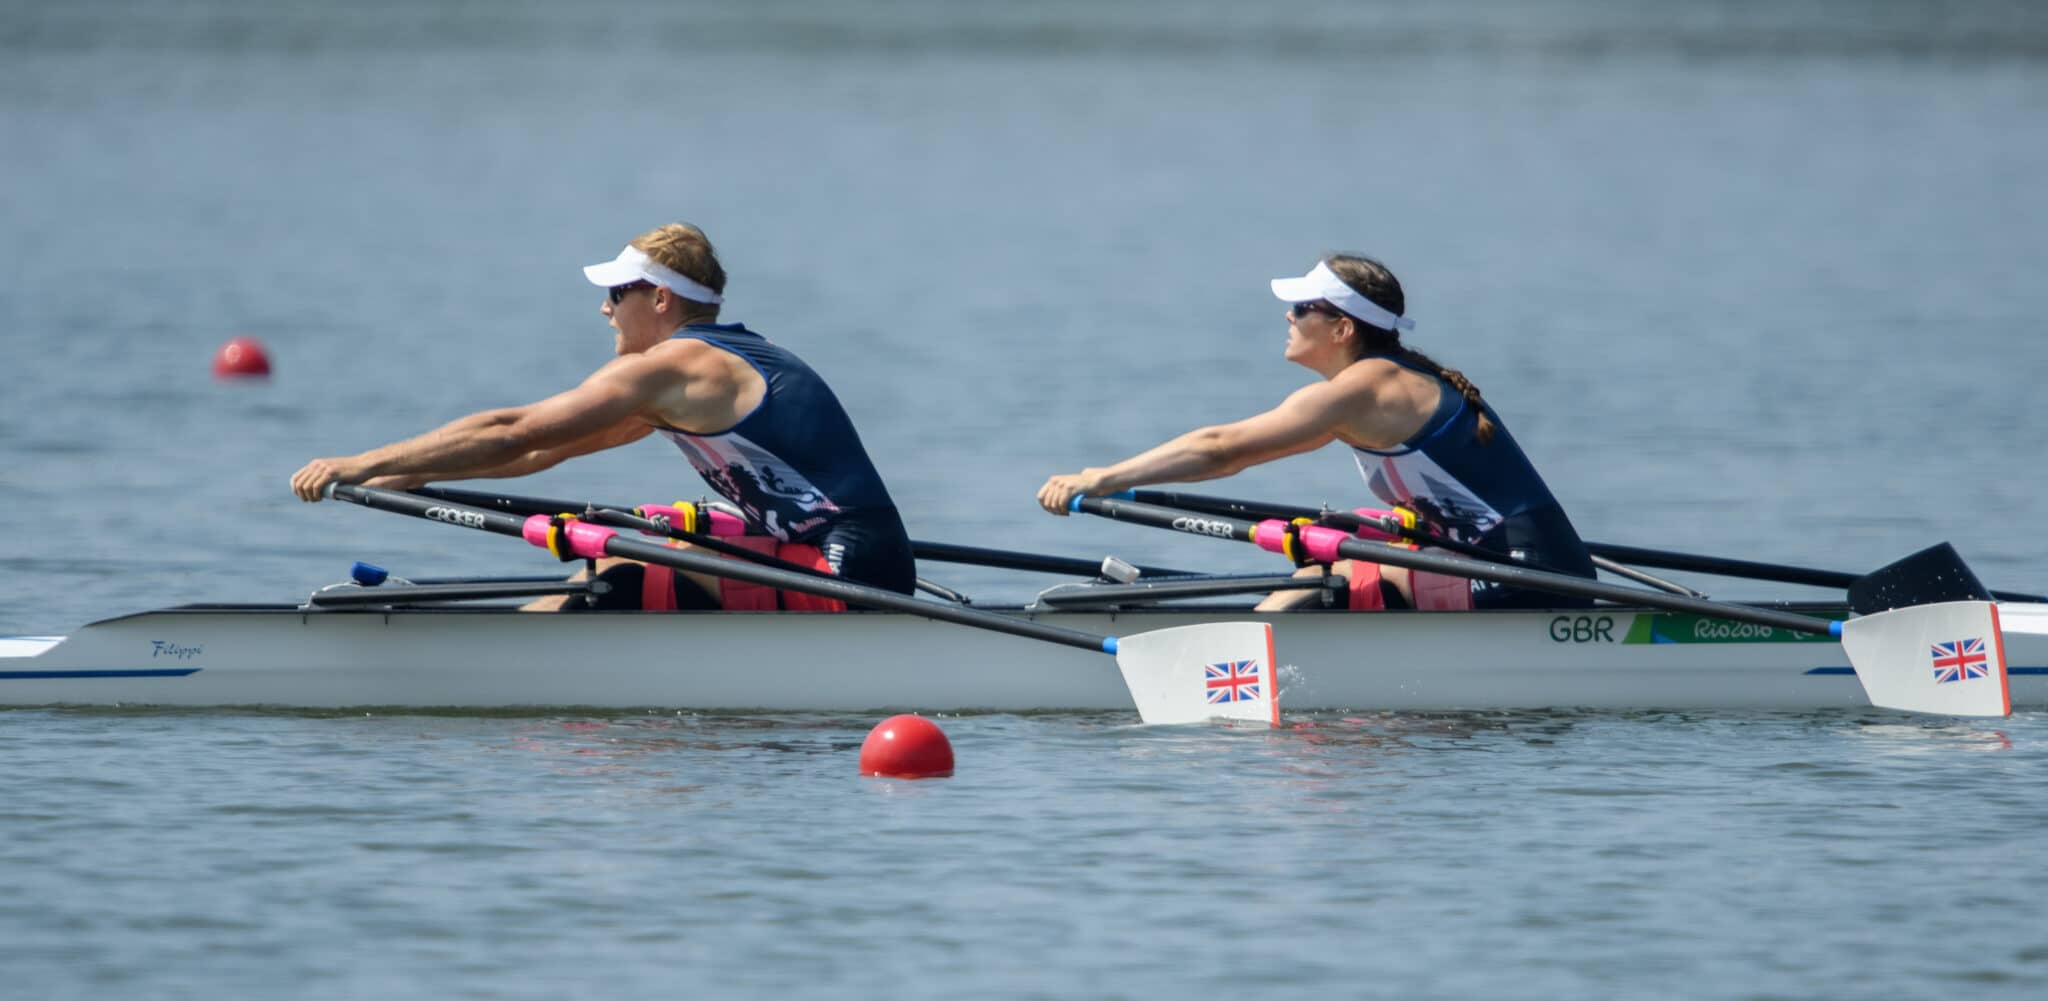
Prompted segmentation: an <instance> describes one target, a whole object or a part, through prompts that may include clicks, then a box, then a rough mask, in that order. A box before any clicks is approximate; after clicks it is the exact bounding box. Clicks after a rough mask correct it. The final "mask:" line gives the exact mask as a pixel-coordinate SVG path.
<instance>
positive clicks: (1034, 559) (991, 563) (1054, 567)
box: [409, 487, 1192, 577]
mask: <svg viewBox="0 0 2048 1001" xmlns="http://www.w3.org/2000/svg"><path fill="white" fill-rule="evenodd" d="M409 492H410V493H415V494H419V495H421V496H425V497H437V498H440V499H441V500H448V501H454V502H455V503H457V504H467V505H469V506H471V507H480V508H484V509H486V510H491V511H506V512H510V513H512V514H581V513H583V512H584V511H585V510H588V509H592V508H595V509H598V510H615V511H624V510H627V509H626V508H623V507H620V506H618V505H616V504H594V503H590V502H588V501H572V500H562V499H559V498H554V497H522V496H518V495H504V494H493V493H485V492H484V491H481V490H465V489H462V488H461V487H419V488H417V489H414V490H412V491H409ZM707 548H716V547H707ZM910 551H911V554H912V555H913V556H915V557H917V558H918V559H920V560H931V561H933V562H935V563H962V564H967V565H970V566H983V567H994V568H996V569H999V570H1031V571H1037V572H1039V573H1055V574H1068V575H1072V576H1076V577H1093V576H1095V575H1096V574H1098V573H1100V572H1101V570H1102V563H1101V561H1099V560H1098V561H1094V562H1090V561H1088V560H1084V559H1077V558H1075V557H1071V556H1047V555H1043V554H1040V553H1021V552H1017V551H1015V550H1010V549H988V548H984V547H982V546H963V545H959V544H957V543H951V542H930V541H926V540H922V539H912V540H911V542H910ZM757 562H758V561H757ZM1138 572H1139V573H1140V574H1143V575H1144V576H1147V577H1184V576H1192V574H1191V573H1190V572H1189V571H1186V570H1173V569H1169V568H1166V567H1150V566H1140V567H1138Z"/></svg>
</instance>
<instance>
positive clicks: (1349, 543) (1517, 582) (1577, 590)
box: [1070, 496, 1841, 636]
mask: <svg viewBox="0 0 2048 1001" xmlns="http://www.w3.org/2000/svg"><path fill="white" fill-rule="evenodd" d="M1070 507H1071V508H1072V510H1075V511H1080V512H1085V513H1087V514H1093V515H1099V516H1101V517H1104V518H1110V519H1113V520H1116V521H1128V522H1133V523H1136V524H1140V525H1149V526H1152V527H1154V528H1164V529H1167V530H1169V531H1175V532H1185V533H1187V534H1189V535H1203V536H1208V537H1210V538H1220V539H1236V540H1238V541H1240V542H1250V543H1253V544H1264V542H1268V541H1271V540H1270V539H1267V540H1262V539H1261V538H1260V535H1261V532H1262V531H1263V532H1265V533H1266V534H1267V535H1269V536H1270V535H1271V534H1272V533H1273V532H1274V531H1275V530H1274V529H1271V528H1264V529H1262V526H1261V525H1259V524H1258V523H1255V522H1250V521H1245V520H1244V519H1242V518H1231V517H1227V516H1225V515H1221V514H1190V513H1188V512H1186V511H1177V510H1174V509H1172V508H1165V507H1158V506H1155V505H1151V504H1140V503H1137V502H1136V501H1124V500H1114V499H1111V498H1107V497H1085V496H1084V497H1076V498H1074V500H1073V503H1072V504H1071V505H1070ZM1269 523H1271V524H1280V523H1278V522H1269ZM1283 527H1284V526H1283ZM1313 529H1314V526H1304V527H1303V528H1302V529H1301V534H1302V536H1303V541H1304V544H1305V545H1307V546H1308V547H1309V548H1308V552H1309V555H1310V556H1311V557H1313V558H1315V559H1319V560H1323V561H1324V562H1336V560H1337V559H1351V560H1365V561H1366V562H1369V563H1384V564H1387V565H1389V566H1397V567H1405V568H1407V569H1409V570H1424V571H1428V572H1430V573H1440V574H1444V575H1446V576H1451V577H1468V578H1472V579H1475V580H1484V581H1491V582H1493V583H1496V584H1506V585H1509V586H1511V587H1523V588H1528V589H1529V590H1532V591H1546V592H1549V593H1552V594H1565V595H1571V596H1573V597H1578V598H1592V599H1596V600H1602V601H1612V602H1617V603H1620V604H1627V605H1638V606H1642V607H1647V608H1658V609H1663V610H1666V611H1673V612H1689V613H1692V614H1695V615H1707V616H1712V617H1714V618H1720V619H1729V620H1733V621H1736V622H1753V623H1756V624H1757V625H1764V626H1774V627H1777V628H1780V629H1790V630H1793V631H1795V632H1802V633H1815V634H1818V635H1821V636H1839V635H1841V625H1840V623H1836V622H1832V621H1829V620H1827V619H1820V618H1815V617H1813V616H1810V615H1799V614H1797V613H1794V612H1783V611H1778V610H1776V609H1770V608H1754V607H1751V606H1748V605H1728V604H1723V603H1721V602H1718V601H1708V600H1706V599H1704V598H1692V597H1688V596H1685V595H1678V594H1666V593H1663V592H1659V591H1645V590H1641V589H1639V588H1632V587H1622V586H1619V585H1616V584H1609V583H1606V582H1605V581H1599V580H1592V579H1589V578H1585V577H1573V576H1570V575H1568V574H1560V573H1552V572H1550V571H1548V570H1536V569H1532V568H1529V567H1519V566H1514V565H1512V564H1507V563H1494V562H1491V561H1488V560H1478V559H1464V558H1460V557H1456V556H1444V555H1440V554H1437V553H1432V552H1428V551H1426V550H1416V549H1406V548H1402V547H1399V546H1389V545H1383V544H1378V543H1370V542H1365V541H1363V540H1360V539H1354V538H1351V537H1350V536H1349V535H1347V534H1345V533H1344V532H1341V531H1339V530H1337V529H1333V528H1326V529H1321V530H1319V531H1314V530H1313ZM1332 536H1335V538H1333V537H1332Z"/></svg>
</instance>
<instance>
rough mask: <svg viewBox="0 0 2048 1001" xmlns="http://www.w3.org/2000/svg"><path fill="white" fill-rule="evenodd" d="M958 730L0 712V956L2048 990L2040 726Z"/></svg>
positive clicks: (773, 987) (729, 989)
mask: <svg viewBox="0 0 2048 1001" xmlns="http://www.w3.org/2000/svg"><path fill="white" fill-rule="evenodd" d="M943 722H944V724H945V726H946V727H947V728H948V729H949V731H950V732H951V734H952V737H953V740H954V742H955V747H956V751H957V753H958V755H959V760H960V770H959V773H958V775H957V776H956V777H954V778H952V779H949V780H942V781H925V782H917V783H905V782H884V781H874V780H861V779H857V778H855V777H854V776H853V775H852V768H853V761H852V758H853V754H854V748H855V747H857V745H858V743H859V741H860V739H861V737H862V735H863V734H864V732H865V729H866V727H867V726H868V725H869V721H867V720H853V719H844V718H835V717H781V718H772V719H731V718H725V719H700V718H695V717H689V716H650V717H620V718H592V717H573V718H571V717H551V718H533V719H492V718H481V719H476V718H448V717H432V716H429V717H408V716H399V717H367V718H365V717H355V718H351V717H345V716H342V717H316V716H251V715H226V714H218V713H208V714H169V715H158V714H125V713H116V714H101V713H41V712H30V713H15V714H11V715H10V717H9V718H8V720H7V727H6V729H5V730H4V731H0V752H4V754H5V755H6V758H7V760H8V761H9V762H10V767H9V768H8V770H7V771H6V773H5V778H4V779H0V789H4V791H5V793H6V798H5V806H4V808H0V824H4V825H5V829H6V830H7V831H8V834H9V836H8V837H7V839H6V841H5V844H4V847H0V859H4V860H5V863H6V866H7V871H8V872H9V873H10V879H9V880H8V881H7V885H6V887H5V888H4V889H0V926H5V927H8V928H10V929H11V930H10V933H9V934H8V935H7V936H6V938H7V941H6V944H4V945H0V958H4V960H5V964H6V968H7V969H8V971H9V975H10V981H11V982H13V983H15V984H18V985H21V986H22V987H28V988H34V987H42V986H49V985H60V986H68V987H70V988H72V989H76V990H80V991H86V992H99V993H102V994H103V996H137V995H136V993H135V992H136V991H138V990H142V989H146V990H147V992H148V993H149V995H150V996H156V997H213V996H219V995H220V994H221V993H223V992H225V993H227V994H229V995H231V996H252V995H265V996H267V995H268V994H269V993H271V992H272V991H274V990H275V989H276V985H279V984H294V985H301V986H302V988H303V991H302V992H301V991H294V994H295V996H308V997H371V996H388V995H398V996H411V997H448V996H455V997H535V998H540V997H595V996H599V995H606V996H610V995H618V994H628V995H637V994H648V993H658V992H663V991H678V990H680V991H682V992H684V993H687V994H690V995H692V996H717V997H769V996H778V995H785V994H788V993H798V994H803V995H811V996H825V995H829V996H856V997H860V996H866V997H871V996H878V995H883V994H887V995H890V996H902V997H912V998H922V997H934V998H935V997H954V996H963V995H964V996H1006V997H1173V996H1188V995H1194V996H1220V995H1223V994H1226V993H1229V994H1236V993H1240V992H1248V993H1251V994H1254V995H1264V994H1267V993H1271V992H1274V991H1279V990H1293V989H1301V988H1307V989H1311V990H1316V991H1320V992H1329V993H1336V994H1338V995H1340V996H1387V997H1493V996H1505V997H1567V996H1574V997H1576V996H1621V995H1638V994H1655V995H1659V996H1665V995H1670V996H1684V997H1695V998H1756V997H1873V996H1899V997H1936V996H1958V995H1960V996H1972V995H1973V994H1982V995H1985V996H1995V995H2001V994H2002V995H2006V996H2033V994H2034V993H2035V992H2037V991H2038V990H2040V989H2041V987H2042V986H2044V985H2048V935H2044V933H2043V932H2042V931H2041V930H2040V924H2039V918H2040V916H2041V905H2040V901H2041V899H2042V893H2043V891H2044V887H2043V885H2042V875H2041V873H2040V871H2039V867H2038V866H2037V865H2033V864H2032V863H2031V860H2032V859H2033V857H2034V855H2035V854H2036V853H2035V852H2033V850H2032V842H2033V840H2034V838H2035V837H2036V836H2037V835H2038V832H2039V828H2040V823H2041V810H2040V805H2039V802H2040V794H2041V792H2042V785H2043V784H2042V781H2041V778H2040V775H2041V773H2042V767H2043V753H2042V745H2043V742H2044V739H2048V733H2044V731H2043V728H2042V726H2041V721H2040V720H2039V719H2037V718H2026V719H2016V720H2013V721H2010V722H2008V723H2005V724H2000V725H1990V724H1982V723H1952V722H1940V723H1933V722H1926V721H1919V720H1904V719H1901V718H1898V717H1895V716H1889V715H1882V714H1871V715H1868V716H1856V715H1843V716H1828V717H1799V716H1741V715H1715V716H1705V717H1685V716H1675V715H1658V714H1639V715H1601V716H1581V715H1571V714H1530V715H1487V716H1471V715H1442V716H1403V717H1371V718H1363V719H1357V718H1348V719H1334V718H1333V719H1322V720H1314V721H1301V722H1298V723H1297V725H1296V726H1295V727H1294V728H1292V729H1288V730H1285V731H1281V732H1276V733H1268V732H1263V731H1226V730H1214V729H1194V730H1188V729H1179V730H1147V729H1142V728H1138V727H1134V726H1130V725H1127V723H1126V721H1125V720H1123V719H1120V718H1095V717H1072V716H1049V717H1022V718H1020V717H1003V716H982V717H968V718H962V719H948V720H944V721H943ZM145 751H146V753H143V752H145ZM1930 941H1931V942H1934V943H1938V944H1936V945H1929V944H1928V943H1929V942H1930Z"/></svg>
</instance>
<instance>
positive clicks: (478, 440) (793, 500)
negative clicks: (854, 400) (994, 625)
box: [292, 223, 916, 610]
mask: <svg viewBox="0 0 2048 1001" xmlns="http://www.w3.org/2000/svg"><path fill="white" fill-rule="evenodd" d="M583 274H584V276H585V277H586V278H588V279H589V280H590V282H591V283H592V284H594V285H598V286H600V287H602V288H604V289H605V298H604V301H603V302H602V303H600V304H599V306H598V312H600V313H602V314H604V316H605V317H606V318H607V319H609V320H610V321H611V326H612V329H613V330H615V331H617V334H616V338H615V342H616V343H615V347H616V350H617V353H618V357H617V358H615V359H613V360H612V361H609V362H607V363H605V365H604V366H603V367H601V368H599V369H598V370H597V371H596V372H595V373H593V374H591V376H590V377H589V378H587V379H585V380H583V382H582V384H581V385H579V386H577V387H576V388H574V389H571V390H568V391H567V392H563V393H558V394H556V395H554V396H551V397H548V398H547V399H545V400H541V401H540V402H538V403H529V404H527V405H525V406H521V407H508V408H505V409H500V410H485V411H481V412H479V413H474V414H471V415H469V416H467V417H464V418H462V419H460V420H456V421H452V422H450V423H448V424H446V425H443V426H442V427H440V428H438V429H436V430H433V431H429V432H427V433H426V434H423V435H420V436H419V437H417V438H410V439H407V440H405V441H400V442H395V443H393V444H389V445H385V446H383V447H381V448H374V449H371V450H369V451H367V452H362V453H359V454H356V455H352V456H348V457H345V458H329V459H315V460H313V461H312V462H309V463H307V464H306V465H305V467H304V468H302V469H300V470H299V471H298V472H297V473H294V474H293V475H292V492H293V493H295V494H297V495H298V496H299V498H300V499H302V500H307V501H317V500H320V499H321V496H322V492H323V490H324V489H325V488H326V487H327V485H328V484H330V483H364V482H368V483H370V484H371V485H373V486H384V487H392V488H397V489H406V488H410V487H415V486H419V485H421V484H424V483H431V482H434V481H437V480H449V479H469V478H476V477H507V476H523V475H526V474H528V473H535V472H539V471H541V470H543V469H547V468H549V467H552V466H554V465H555V464H556V463H559V462H561V461H562V460H564V459H569V458H574V457H575V456H579V455H587V454H589V453H591V452H597V451H601V450H603V449H607V448H615V447H617V446H620V445H624V444H626V443H627V442H632V441H638V440H639V439H641V438H644V437H646V436H647V435H648V434H649V433H651V432H655V431H659V432H661V433H662V435H663V436H665V437H667V438H668V439H669V440H670V441H672V442H674V443H675V444H676V447H678V448H680V449H682V452H683V455H684V456H685V457H686V458H688V459H689V461H690V465H692V466H693V467H695V468H696V470H697V472H698V473H699V474H700V475H702V476H703V478H704V481H705V482H706V483H708V484H710V485H711V488H712V489H713V490H715V491H717V492H718V493H719V494H720V495H721V496H723V497H724V498H725V499H726V500H729V501H731V502H732V503H733V504H735V505H738V506H739V508H740V510H742V511H743V512H745V514H746V518H747V523H748V532H749V534H750V535H756V534H758V535H761V536H766V537H768V538H770V539H772V540H773V542H772V543H768V544H766V545H765V546H763V545H757V546H754V547H751V548H756V549H765V550H766V551H768V552H771V553H772V554H773V555H775V556H777V557H779V558H780V559H783V560H787V561H791V562H796V563H800V564H803V565H806V566H811V567H814V568H816V569H820V570H825V571H829V572H831V573H833V574H837V575H840V576H843V577H845V578H847V579H848V580H852V581H857V582H859V583H863V584H869V585H872V586H875V587H880V588H885V589H887V590H891V591H896V592H900V593H904V594H909V593H911V591H912V589H913V587H914V586H915V583H916V568H915V565H914V562H913V560H912V557H911V551H910V538H909V536H908V535H907V534H906V533H905V532H904V529H903V520H902V518H901V517H900V516H899V515H898V514H897V512H896V505H895V503H894V502H893V501H892V500H890V498H889V491H888V488H887V487H885V486H884V485H883V483H882V477H881V475H880V474H879V473H877V472H876V471H875V466H874V463H872V462H870V461H869V460H868V454H867V450H866V449H865V448H863V447H862V446H861V442H860V435H859V434H857V433H856V432H855V431H854V427H853V421H852V420H851V419H850V418H849V417H847V414H846V410H845V408H844V407H842V406H840V404H839V399H838V397H836V396H834V395H833V394H832V390H831V388H830V387H828V386H826V385H825V381H824V380H823V379H821V378H819V377H818V374H817V373H816V372H814V371H812V370H811V367H810V366H809V365H806V364H804V362H803V361H802V360H801V359H799V358H798V357H797V356H796V355H794V354H792V353H790V352H789V351H788V350H787V349H785V348H783V347H781V346H779V345H776V344H773V343H770V342H769V341H767V340H766V339H764V338H763V337H762V336H761V335H760V334H757V333H754V332H753V331H751V330H748V329H747V328H746V327H745V326H744V325H743V324H738V323H719V322H717V320H718V311H719V305H720V303H722V302H723V301H724V292H725V269H724V268H723V267H722V266H720V264H719V263H718V257H717V255H716V254H715V253H714V252H713V250H712V247H711V241H710V240H708V239H707V238H706V237H705V236H704V232H703V231H702V230H700V229H698V228H697V227H695V226H691V225H687V224H681V223H678V224H672V225H667V226H662V227H659V228H657V229H654V230H652V231H650V232H648V233H646V234H644V235H642V236H640V237H638V238H636V239H634V240H633V241H632V242H631V243H629V244H627V246H626V248H625V249H624V250H621V251H620V252H619V255H618V256H617V257H616V258H614V259H612V260H610V261H606V262H604V263H602V264H593V265H591V266H589V267H586V268H584V269H583ZM598 569H599V574H600V576H601V577H603V578H604V579H605V580H606V581H607V582H609V583H611V584H612V588H611V590H610V592H609V593H608V594H607V595H606V596H604V597H603V598H601V599H600V601H599V605H598V607H601V608H602V607H611V608H659V609H673V608H718V607H724V608H745V609H773V608H777V607H778V604H779V607H783V608H790V609H798V608H801V609H808V610H837V609H840V608H843V607H844V606H843V605H842V604H841V603H840V602H838V601H836V600H832V599H823V598H816V597H812V596H809V595H801V594H794V593H789V592H782V593H780V595H779V598H780V601H779V603H778V600H777V599H778V593H777V592H774V591H772V590H769V589H765V588H761V587H758V586H756V585H751V584H745V583H741V582H738V581H728V580H721V579H720V578H717V577H713V576H709V575H703V574H696V573H689V574H684V575H683V579H677V578H676V577H675V576H674V574H673V573H672V572H671V571H669V570H668V569H667V568H665V567H656V566H645V567H643V565H642V564H639V563H635V562H632V561H628V560H618V559H606V560H603V561H600V563H599V565H598ZM565 602H567V603H565ZM582 605H583V602H582V601H581V599H576V600H574V601H573V602H570V601H569V599H564V598H559V597H556V598H545V599H541V600H540V601H538V602H535V603H534V604H532V605H529V606H528V607H529V608H535V609H558V608H559V609H573V608H577V607H581V606H582Z"/></svg>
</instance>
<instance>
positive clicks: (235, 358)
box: [213, 337, 270, 379]
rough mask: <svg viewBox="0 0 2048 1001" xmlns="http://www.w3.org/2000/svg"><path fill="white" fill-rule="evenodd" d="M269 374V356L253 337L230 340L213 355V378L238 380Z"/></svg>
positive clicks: (261, 344) (259, 342) (260, 343)
mask: <svg viewBox="0 0 2048 1001" xmlns="http://www.w3.org/2000/svg"><path fill="white" fill-rule="evenodd" d="M269 374H270V355H269V354H268V353H266V352H265V351H264V350H263V343H262V342H261V341H258V340H257V339H256V338H254V337H235V338H230V339H229V340H228V342H227V343H226V344H223V345H221V346H220V350H219V351H216V352H214V355H213V377H214V378H216V379H240V378H248V377H252V376H267V375H269Z"/></svg>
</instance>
